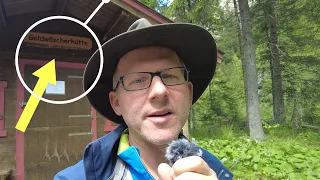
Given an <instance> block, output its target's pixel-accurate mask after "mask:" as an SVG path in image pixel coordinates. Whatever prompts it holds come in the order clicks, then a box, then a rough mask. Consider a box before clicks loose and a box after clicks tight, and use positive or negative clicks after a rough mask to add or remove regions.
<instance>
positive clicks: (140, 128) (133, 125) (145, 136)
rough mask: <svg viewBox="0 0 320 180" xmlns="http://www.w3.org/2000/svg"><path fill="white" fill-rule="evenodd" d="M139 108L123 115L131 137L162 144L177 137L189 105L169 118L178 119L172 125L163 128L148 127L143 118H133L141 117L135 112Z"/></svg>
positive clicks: (138, 110) (186, 118)
mask: <svg viewBox="0 0 320 180" xmlns="http://www.w3.org/2000/svg"><path fill="white" fill-rule="evenodd" d="M140 110H141V109H139V108H134V109H132V110H131V111H130V112H129V113H128V114H127V115H126V116H125V117H124V118H125V119H126V123H127V125H128V127H129V130H130V129H131V131H133V132H131V133H132V134H131V135H133V136H134V137H133V138H135V139H140V140H142V141H145V142H147V143H150V144H153V145H156V146H162V145H167V144H169V143H170V142H172V141H173V140H175V139H176V138H177V137H178V135H179V133H180V132H181V131H182V127H183V126H184V124H185V123H186V122H187V120H188V117H189V112H190V106H189V105H188V108H186V110H182V111H181V112H179V113H178V114H176V115H175V116H173V117H172V119H171V120H174V121H178V123H174V124H175V125H174V126H172V127H166V128H164V129H149V127H146V126H145V125H146V124H149V123H144V121H145V120H144V119H138V120H137V119H134V118H133V117H136V118H139V117H141V115H140V116H137V113H138V112H140ZM137 122H138V124H137Z"/></svg>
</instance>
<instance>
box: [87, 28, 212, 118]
mask: <svg viewBox="0 0 320 180" xmlns="http://www.w3.org/2000/svg"><path fill="white" fill-rule="evenodd" d="M146 46H165V47H169V48H171V49H173V50H174V51H175V52H176V53H177V54H178V56H179V57H180V58H181V60H182V61H183V62H184V64H185V65H186V67H187V68H188V69H189V71H190V74H189V81H191V82H192V84H193V103H194V102H196V101H197V100H198V98H199V97H200V96H201V95H202V93H203V92H204V91H205V89H206V87H207V86H208V84H209V83H210V81H211V79H212V77H213V75H214V73H215V69H216V62H217V48H216V43H215V41H214V39H213V37H212V36H211V34H210V33H209V32H208V31H206V30H205V29H203V28H201V27H199V26H196V25H193V24H184V23H180V24H178V23H170V24H160V25H153V26H150V27H146V28H142V29H137V30H133V31H129V32H125V33H123V34H120V35H118V36H116V37H114V38H112V39H110V40H109V41H107V42H106V43H104V44H103V46H102V49H103V56H104V64H103V70H102V74H101V77H100V79H99V81H98V83H97V84H96V86H95V87H94V88H93V89H92V91H91V92H90V93H88V94H87V98H88V100H89V102H90V103H91V105H92V106H93V108H95V109H96V111H97V112H98V113H100V114H101V115H103V116H104V117H106V118H107V119H109V120H111V121H113V122H115V123H121V122H122V121H123V119H122V117H119V116H117V115H116V114H115V112H114V111H113V109H112V107H111V105H110V101H109V92H110V91H112V83H113V74H114V72H115V69H116V67H117V64H118V62H119V60H120V58H121V57H122V56H124V55H125V54H126V53H128V52H129V51H131V50H134V49H137V48H141V47H146ZM99 66H100V54H99V50H97V51H96V52H95V53H94V54H93V56H92V57H91V58H90V60H89V62H88V63H87V66H86V68H85V71H84V80H83V85H84V90H85V91H86V90H88V89H89V88H90V87H91V85H92V84H93V82H94V81H95V79H96V77H97V75H98V71H99Z"/></svg>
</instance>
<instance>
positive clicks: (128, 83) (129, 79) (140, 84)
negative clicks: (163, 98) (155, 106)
mask: <svg viewBox="0 0 320 180" xmlns="http://www.w3.org/2000/svg"><path fill="white" fill-rule="evenodd" d="M150 80H151V74H148V73H132V74H127V75H126V76H125V77H124V78H123V84H124V87H125V89H127V90H129V91H130V90H139V89H144V88H147V87H148V86H149V84H150Z"/></svg>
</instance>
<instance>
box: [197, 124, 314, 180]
mask: <svg viewBox="0 0 320 180" xmlns="http://www.w3.org/2000/svg"><path fill="white" fill-rule="evenodd" d="M265 132H266V134H267V137H268V138H267V139H266V140H265V141H263V142H255V141H252V140H250V138H249V137H248V135H247V134H248V133H247V132H243V131H239V130H237V129H236V128H235V127H232V126H222V127H221V128H219V129H218V128H217V129H212V130H207V129H205V128H202V129H201V130H200V129H198V130H197V131H195V132H193V133H192V134H191V137H192V138H193V139H194V140H195V141H196V142H197V143H198V145H200V146H201V147H203V148H205V149H207V150H208V151H210V152H211V153H213V154H214V155H216V156H217V157H218V158H219V159H220V160H221V161H222V162H223V163H224V164H225V166H226V167H227V168H228V169H229V170H230V171H231V172H232V173H233V174H234V179H239V180H242V179H308V180H309V179H311V180H312V179H320V161H319V157H320V141H319V137H320V134H319V132H317V131H312V130H305V129H302V130H298V132H296V133H293V131H292V130H291V129H290V128H288V127H280V126H278V125H275V126H269V127H266V126H265Z"/></svg>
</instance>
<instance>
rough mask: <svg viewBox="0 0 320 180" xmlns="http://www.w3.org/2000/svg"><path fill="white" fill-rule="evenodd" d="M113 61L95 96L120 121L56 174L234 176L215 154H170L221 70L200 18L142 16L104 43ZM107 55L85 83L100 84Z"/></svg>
mask: <svg viewBox="0 0 320 180" xmlns="http://www.w3.org/2000/svg"><path fill="white" fill-rule="evenodd" d="M103 51H104V57H105V63H104V69H103V73H102V75H101V78H100V80H99V82H98V83H97V85H96V86H95V87H94V88H93V90H92V91H91V92H90V93H89V94H88V95H87V97H88V100H89V101H90V103H91V105H92V106H93V107H94V108H95V109H96V110H97V111H98V112H99V113H100V114H102V115H103V116H104V117H106V118H108V119H110V120H111V121H113V122H116V123H119V124H120V125H119V127H118V128H117V129H115V130H114V131H112V132H110V133H109V134H107V135H106V136H104V137H101V138H99V139H98V140H97V141H95V142H92V143H90V144H89V145H88V146H87V147H86V149H85V152H84V157H83V160H81V161H80V162H79V163H77V164H76V165H74V166H72V167H69V168H67V169H65V170H63V171H61V172H59V173H58V174H57V175H56V176H55V179H56V180H64V179H87V180H95V179H98V180H100V179H101V180H105V179H163V180H172V179H232V174H231V173H230V172H229V171H228V169H226V168H225V167H224V166H223V164H222V163H221V162H220V161H219V160H218V159H217V158H216V157H215V156H213V155H212V154H210V153H209V152H207V151H206V150H204V149H202V152H203V154H202V156H201V157H199V156H191V157H186V158H182V159H180V160H178V161H177V162H176V163H175V164H173V166H172V167H170V166H169V165H168V164H167V161H166V159H165V149H166V147H167V146H168V144H169V143H171V142H172V141H173V140H176V139H179V138H185V137H184V136H183V135H182V134H181V130H182V127H183V126H184V124H185V123H186V121H187V119H188V115H189V109H190V107H191V105H192V104H193V103H194V102H195V101H196V100H197V99H198V98H199V97H200V96H201V94H202V93H203V91H204V90H205V88H206V87H207V85H208V83H209V82H210V80H211V79H212V77H213V74H214V72H215V67H216V61H217V49H216V44H215V42H214V39H213V38H212V36H211V35H210V33H208V32H207V31H206V30H204V29H203V28H201V27H198V26H195V25H192V24H176V23H171V24H161V25H151V24H150V23H149V22H148V21H147V20H146V19H139V20H137V21H136V22H134V23H133V24H132V25H131V26H130V28H129V29H128V31H127V32H125V33H123V34H120V35H118V36H117V37H115V38H113V39H111V40H109V41H108V42H106V43H105V44H104V45H103ZM99 63H100V57H99V52H98V51H97V52H96V53H95V54H94V55H93V56H92V58H91V59H90V61H89V62H88V64H87V67H86V70H85V73H84V89H85V90H87V89H89V88H90V86H91V85H92V84H93V82H94V80H95V78H96V76H97V73H98V70H99Z"/></svg>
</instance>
